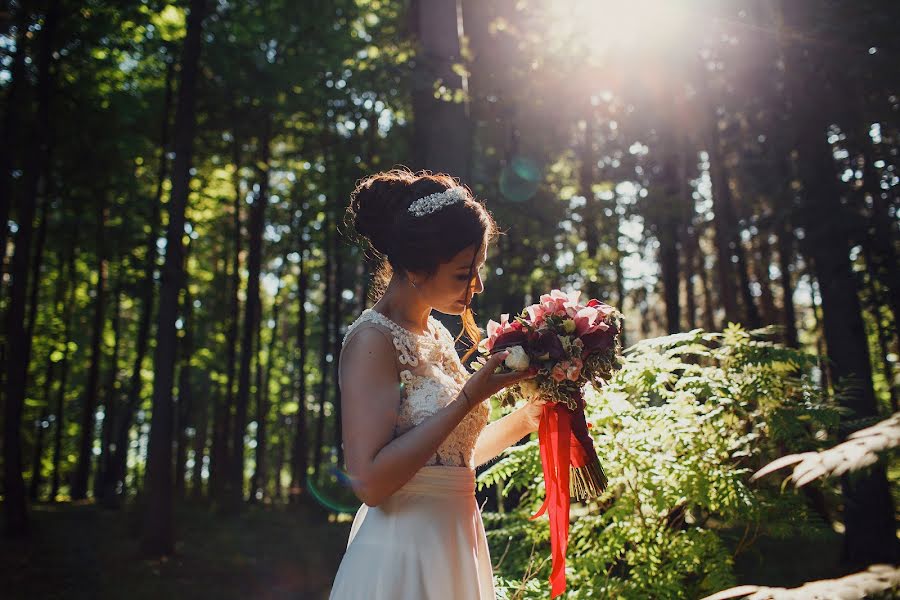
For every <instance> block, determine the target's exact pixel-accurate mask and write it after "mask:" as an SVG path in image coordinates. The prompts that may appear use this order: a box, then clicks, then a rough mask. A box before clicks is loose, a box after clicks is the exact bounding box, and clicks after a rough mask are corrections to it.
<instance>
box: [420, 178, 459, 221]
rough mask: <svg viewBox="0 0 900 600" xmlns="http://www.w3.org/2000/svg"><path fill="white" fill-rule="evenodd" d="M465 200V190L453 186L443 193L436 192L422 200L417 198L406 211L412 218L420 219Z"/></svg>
mask: <svg viewBox="0 0 900 600" xmlns="http://www.w3.org/2000/svg"><path fill="white" fill-rule="evenodd" d="M465 199H466V190H465V189H464V188H462V187H459V186H455V187H452V188H449V189H446V190H444V191H443V192H437V193H436V194H429V195H428V196H425V197H424V198H419V199H418V200H416V201H415V202H413V203H412V204H410V205H409V208H408V209H407V210H408V211H409V212H410V214H412V215H413V216H416V217H421V216H424V215H428V214H431V213H433V212H437V211H439V210H441V209H442V208H444V207H445V206H450V205H451V204H456V203H457V202H461V201H462V200H465Z"/></svg>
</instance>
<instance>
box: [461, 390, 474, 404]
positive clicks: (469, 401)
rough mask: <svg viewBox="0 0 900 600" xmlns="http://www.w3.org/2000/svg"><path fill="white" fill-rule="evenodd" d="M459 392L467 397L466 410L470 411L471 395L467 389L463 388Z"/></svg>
mask: <svg viewBox="0 0 900 600" xmlns="http://www.w3.org/2000/svg"><path fill="white" fill-rule="evenodd" d="M459 391H460V392H462V395H463V396H465V397H466V408H470V409H471V408H472V401H471V400H469V395H468V394H467V393H466V390H465V388H461V389H460V390H459Z"/></svg>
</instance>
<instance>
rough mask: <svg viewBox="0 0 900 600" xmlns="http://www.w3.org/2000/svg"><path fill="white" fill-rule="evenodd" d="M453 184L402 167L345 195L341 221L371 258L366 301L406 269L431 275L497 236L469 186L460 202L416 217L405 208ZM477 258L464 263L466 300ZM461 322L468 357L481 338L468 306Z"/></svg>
mask: <svg viewBox="0 0 900 600" xmlns="http://www.w3.org/2000/svg"><path fill="white" fill-rule="evenodd" d="M455 186H460V183H459V181H458V180H457V179H455V178H454V177H451V176H449V175H444V174H441V173H438V174H434V173H431V172H429V171H418V172H415V173H413V172H412V171H410V170H409V169H406V168H402V169H392V170H390V171H384V172H382V173H376V174H374V175H370V176H369V177H366V178H365V179H363V180H361V181H360V182H359V183H358V184H357V185H356V189H355V190H353V193H352V194H351V195H350V206H349V207H348V208H347V213H346V216H345V223H346V224H348V225H349V224H352V225H353V229H354V230H355V231H356V234H357V236H358V237H359V238H361V240H363V241H364V242H365V243H366V244H367V245H368V247H369V249H370V250H371V251H372V258H373V259H374V260H375V261H376V265H377V266H376V270H375V277H374V279H373V285H372V288H371V291H370V300H372V301H373V302H375V301H377V300H378V298H380V297H381V296H382V294H384V291H385V289H386V288H387V285H388V282H389V281H390V279H391V276H392V275H393V274H394V273H396V274H397V275H398V276H400V277H403V278H405V277H407V274H408V273H409V272H410V271H412V272H416V273H425V274H426V275H427V276H428V277H431V276H432V275H434V274H435V273H436V272H437V269H438V266H439V265H441V264H443V263H446V262H449V261H450V259H452V258H453V257H454V256H456V255H457V254H459V253H460V252H461V251H462V250H463V249H465V248H467V247H468V246H472V245H473V244H482V243H488V244H489V243H490V242H492V241H493V240H494V239H495V238H496V237H497V235H498V230H497V224H496V222H495V221H494V219H493V217H492V216H491V214H490V213H489V212H488V210H487V209H486V208H485V207H484V205H483V204H482V203H481V202H479V201H477V200H475V198H474V197H473V195H472V193H471V192H470V191H469V190H468V188H464V189H465V190H466V196H467V197H466V199H465V200H463V201H462V202H457V203H455V204H451V205H449V206H445V207H443V208H441V209H440V210H437V211H435V212H433V213H431V214H427V215H424V216H419V217H417V216H415V215H413V214H411V213H410V212H409V211H408V210H407V209H408V208H409V205H410V204H412V203H413V202H415V201H416V200H418V199H419V198H423V197H425V196H428V195H429V194H435V193H439V192H443V191H444V190H447V189H449V188H451V187H455ZM460 187H462V186H460ZM477 257H478V253H477V252H476V253H475V254H474V255H473V257H472V262H471V264H470V265H469V283H468V286H469V287H468V288H466V297H467V298H468V297H469V290H470V289H471V286H472V281H473V280H474V277H475V274H474V271H475V261H476V260H477ZM469 302H470V304H471V300H470V301H469ZM462 325H463V331H461V332H460V334H459V335H458V336H457V338H456V339H457V340H459V339H460V338H461V337H462V334H463V333H465V334H466V335H467V336H468V337H469V339H470V340H471V341H472V347H471V348H470V349H469V351H468V352H467V353H466V355H465V357H464V359H468V357H469V356H470V355H471V354H472V352H474V351H475V347H476V346H477V345H478V342H479V341H480V340H481V330H480V329H479V328H478V325H476V323H475V318H474V315H473V313H472V308H471V306H470V305H469V304H467V305H466V308H465V310H464V311H463V313H462Z"/></svg>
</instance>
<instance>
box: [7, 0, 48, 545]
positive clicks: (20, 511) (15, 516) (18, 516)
mask: <svg viewBox="0 0 900 600" xmlns="http://www.w3.org/2000/svg"><path fill="white" fill-rule="evenodd" d="M22 8H25V7H22ZM25 14H27V13H25ZM59 16H60V2H59V0H53V1H52V2H51V3H50V5H49V8H48V11H47V13H46V16H45V18H44V23H43V26H42V28H41V29H42V32H41V34H40V39H41V44H40V52H39V55H38V61H37V62H38V86H37V88H38V89H37V119H36V123H35V128H34V134H33V135H34V139H33V140H32V142H31V144H30V145H29V150H28V156H27V160H26V162H25V165H24V171H25V173H24V188H23V196H22V198H21V203H20V206H19V210H18V211H17V214H16V216H17V220H18V225H19V230H18V232H17V233H16V243H15V254H14V255H13V258H12V267H11V270H10V274H11V276H12V285H11V287H10V299H9V303H8V305H7V314H6V320H7V322H6V334H7V336H8V339H11V340H16V339H19V340H22V339H25V334H26V331H25V304H26V294H27V291H28V267H29V264H30V262H31V238H32V235H33V233H34V223H33V221H34V213H35V206H36V204H37V201H38V198H39V197H40V195H41V193H40V192H41V190H40V189H39V188H40V185H39V184H40V181H41V180H42V178H44V179H45V180H46V176H47V173H46V172H45V173H41V170H42V167H45V166H46V156H47V155H48V153H49V151H50V132H49V128H50V114H51V113H50V98H51V93H52V90H51V88H52V83H53V82H52V79H51V74H50V61H51V59H52V53H53V37H54V35H55V33H56V26H57V23H58V21H59ZM25 18H27V17H25ZM23 22H24V18H23ZM23 48H24V46H23ZM23 60H24V57H23ZM22 66H23V65H22ZM23 74H24V73H20V75H23ZM3 166H6V165H3ZM7 173H8V172H4V173H3V174H2V175H0V177H2V178H3V179H4V181H6V177H7ZM10 183H11V182H10ZM3 185H4V187H7V188H8V187H9V186H6V183H4V184H3ZM2 191H4V192H9V191H10V190H9V189H5V190H2ZM6 197H7V198H9V195H7V196H6ZM0 210H5V209H0ZM2 229H3V230H4V231H5V230H6V223H5V222H4V223H2ZM4 252H5V250H4ZM5 362H6V401H5V403H4V405H3V413H4V420H3V494H4V503H3V505H4V512H5V516H6V532H7V534H8V535H10V536H12V537H18V536H21V535H25V534H26V533H27V532H28V512H27V508H26V503H25V481H24V480H23V479H22V447H21V445H22V411H23V409H24V406H25V393H26V389H25V388H26V380H27V378H28V353H27V352H8V353H7V356H6V357H5Z"/></svg>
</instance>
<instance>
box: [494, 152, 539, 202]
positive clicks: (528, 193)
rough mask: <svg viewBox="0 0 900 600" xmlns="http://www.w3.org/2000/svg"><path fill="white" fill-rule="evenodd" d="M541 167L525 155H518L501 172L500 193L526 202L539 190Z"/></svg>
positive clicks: (515, 200) (507, 197) (505, 196)
mask: <svg viewBox="0 0 900 600" xmlns="http://www.w3.org/2000/svg"><path fill="white" fill-rule="evenodd" d="M541 177H542V173H541V169H540V168H539V167H538V166H537V164H536V163H535V162H534V161H533V160H531V159H530V158H527V157H525V156H516V157H514V158H513V159H512V160H511V161H509V164H508V165H506V166H505V167H504V168H503V170H502V171H501V172H500V193H501V194H503V197H504V198H506V199H508V200H512V201H514V202H524V201H525V200H528V199H529V198H531V197H532V196H534V194H535V192H537V189H538V185H540V183H541Z"/></svg>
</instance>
